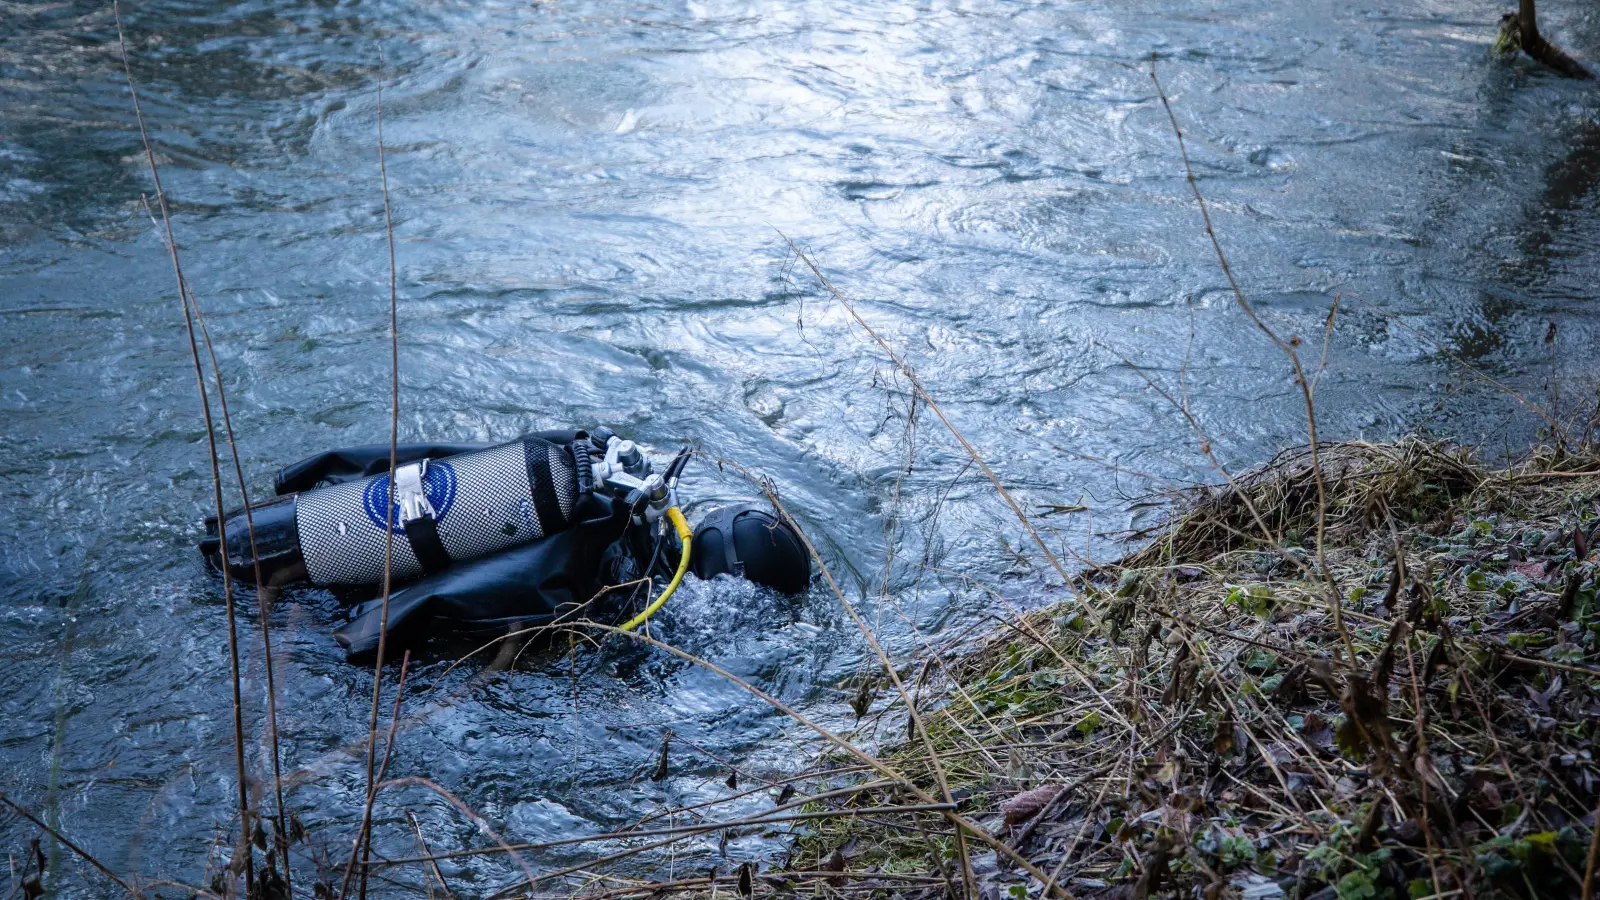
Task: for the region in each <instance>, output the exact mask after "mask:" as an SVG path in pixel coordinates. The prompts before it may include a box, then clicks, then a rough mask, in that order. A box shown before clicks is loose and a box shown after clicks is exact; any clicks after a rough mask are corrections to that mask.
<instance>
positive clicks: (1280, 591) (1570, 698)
mask: <svg viewBox="0 0 1600 900" xmlns="http://www.w3.org/2000/svg"><path fill="white" fill-rule="evenodd" d="M1319 470H1320V478H1319ZM1319 480H1320V482H1321V490H1320V491H1319ZM1319 494H1320V495H1322V496H1323V497H1324V499H1323V500H1322V501H1320V502H1319ZM1597 501H1600V458H1596V457H1595V456H1593V455H1591V454H1581V455H1572V454H1566V453H1558V452H1555V451H1553V450H1544V451H1540V452H1538V453H1535V454H1534V455H1532V456H1531V457H1530V458H1529V459H1527V460H1526V461H1524V462H1522V463H1520V464H1517V465H1514V466H1510V467H1506V468H1496V467H1493V466H1489V465H1486V464H1484V463H1482V462H1480V461H1477V460H1475V459H1474V458H1473V456H1472V454H1471V453H1469V452H1468V451H1467V450H1465V449H1463V448H1460V447H1456V446H1452V445H1448V444H1442V443H1429V442H1425V441H1421V440H1408V441H1404V442H1401V443H1397V444H1388V445H1373V444H1364V443H1349V444H1329V445H1324V446H1323V447H1322V448H1321V451H1320V453H1319V454H1318V456H1317V458H1316V459H1315V460H1313V457H1312V454H1311V453H1310V452H1309V450H1307V449H1300V450H1295V451H1290V452H1286V453H1284V454H1281V455H1280V456H1279V457H1277V458H1276V459H1274V460H1273V461H1272V462H1271V463H1269V464H1267V465H1266V466H1263V467H1262V468H1260V469H1258V470H1256V471H1254V472H1252V473H1250V474H1249V475H1246V476H1241V477H1238V478H1236V479H1234V480H1233V481H1232V482H1231V483H1230V484H1227V485H1223V486H1220V487H1216V488H1208V489H1204V490H1201V491H1198V492H1195V493H1192V494H1189V495H1188V496H1186V497H1184V498H1182V500H1181V502H1180V504H1179V506H1178V507H1177V512H1175V514H1174V516H1173V518H1172V520H1171V522H1170V523H1169V524H1168V525H1167V526H1166V527H1165V528H1164V529H1162V530H1161V531H1160V533H1159V534H1158V535H1157V536H1156V538H1155V539H1154V540H1153V541H1152V542H1151V543H1150V544H1148V545H1147V546H1145V547H1144V548H1143V549H1140V550H1139V551H1138V552H1136V553H1133V554H1132V555H1130V556H1128V557H1127V558H1125V559H1124V560H1122V561H1121V562H1119V563H1117V564H1115V565H1110V566H1105V567H1102V568H1099V569H1096V570H1093V571H1092V572H1090V573H1089V574H1088V575H1087V576H1086V577H1084V578H1082V579H1081V580H1080V582H1079V584H1078V585H1077V586H1076V587H1077V593H1078V598H1077V599H1074V600H1071V601H1068V602H1064V603H1061V604H1059V605H1057V606H1054V607H1051V608H1048V609H1044V610H1041V611H1039V612H1036V613H1033V614H1030V615H1027V616H1020V617H1015V618H1013V619H1012V620H1011V621H1010V622H1008V623H1007V624H1006V626H1005V628H1004V629H1002V630H1000V632H999V633H998V634H996V635H993V636H992V637H990V638H989V639H987V640H984V641H981V642H979V643H977V644H976V645H969V646H965V647H961V648H955V649H952V650H950V651H948V652H945V653H942V654H941V655H940V657H939V658H938V659H936V660H932V659H930V660H926V661H919V662H918V664H917V666H916V667H915V668H914V669H912V670H910V673H909V674H907V675H905V676H904V682H905V685H906V689H907V690H908V691H909V692H910V695H911V696H912V697H914V698H915V699H914V703H915V707H916V709H917V712H918V715H917V716H916V717H915V718H916V719H920V721H921V723H922V727H923V728H924V729H925V731H926V735H927V740H924V739H922V738H921V736H919V735H918V734H917V726H916V724H915V722H913V721H911V719H912V718H913V717H910V716H908V714H907V713H908V711H907V708H906V706H905V704H904V703H903V702H898V703H888V704H884V706H885V707H886V708H885V709H884V710H882V711H881V712H878V711H872V712H868V713H867V714H866V717H865V719H864V720H863V723H862V727H861V730H860V732H859V733H858V734H857V735H856V736H855V742H856V743H858V744H859V745H860V746H873V747H877V748H879V751H878V754H877V756H878V758H879V759H880V760H882V761H883V762H884V763H885V764H887V765H888V766H889V767H891V768H892V769H894V770H896V771H898V772H900V773H904V774H905V775H906V776H908V777H909V778H910V779H912V780H913V781H914V782H915V784H916V785H917V786H918V787H919V788H920V789H921V790H922V791H924V792H926V793H927V794H930V795H938V794H940V793H942V792H943V791H944V790H945V788H946V787H947V788H948V790H949V794H950V797H951V798H952V799H953V800H954V801H955V802H956V804H957V806H958V809H959V812H960V814H961V815H963V816H965V817H966V819H967V820H968V821H970V822H976V823H978V824H981V825H982V826H983V827H984V828H986V829H987V830H988V833H989V835H990V836H991V837H992V838H994V839H996V840H997V841H999V842H1003V843H1004V844H1005V845H1006V846H1007V847H1008V848H1011V849H1013V850H1014V851H1015V852H1016V854H1017V855H1018V856H1020V857H1022V858H1024V859H1026V860H1028V861H1029V862H1030V863H1031V864H1032V865H1033V867H1035V868H1036V869H1037V870H1038V871H1039V872H1043V873H1047V874H1048V875H1049V876H1050V878H1051V879H1053V881H1054V883H1055V884H1057V885H1059V886H1060V888H1062V889H1064V890H1066V891H1070V892H1071V894H1072V895H1074V896H1079V897H1084V896H1098V897H1118V898H1122V897H1129V898H1143V897H1150V896H1158V895H1161V896H1184V897H1206V898H1214V897H1225V896H1235V897H1246V898H1252V900H1261V898H1271V897H1280V896H1281V897H1291V898H1292V897H1300V898H1307V897H1316V898H1318V900H1331V898H1335V897H1337V898H1340V900H1364V898H1376V897H1386V896H1394V897H1406V896H1410V897H1453V896H1467V897H1474V896H1477V897H1488V896H1503V897H1525V898H1532V897H1554V896H1578V895H1580V894H1584V893H1585V892H1584V889H1583V884H1584V881H1585V879H1586V864H1589V863H1591V861H1590V860H1589V859H1588V857H1589V856H1590V847H1589V844H1590V835H1591V832H1592V829H1593V823H1594V816H1595V813H1594V809H1595V802H1596V793H1597V788H1600V782H1597V780H1596V775H1597V773H1600V766H1597V765H1596V761H1595V759H1594V756H1593V751H1594V744H1593V741H1594V738H1595V728H1596V723H1597V717H1600V703H1597V700H1596V692H1597V689H1600V641H1597V632H1600V609H1597V608H1596V607H1597V604H1596V602H1595V597H1596V591H1597V588H1600V580H1597V572H1600V567H1597V563H1596V554H1594V553H1593V549H1594V544H1595V543H1596V539H1597V538H1600V534H1597V533H1596V532H1597V531H1600V527H1597V526H1600V502H1597ZM1319 508H1320V509H1323V510H1325V516H1323V517H1321V518H1322V521H1323V524H1324V527H1323V528H1322V529H1321V531H1322V532H1323V534H1322V540H1321V543H1320V547H1319V542H1318V532H1319V527H1318V520H1319V515H1318V512H1319ZM1330 596H1332V597H1336V598H1338V602H1337V603H1330V599H1329V598H1330ZM1352 652H1353V654H1354V660H1355V662H1354V665H1351V664H1350V662H1349V660H1350V655H1351V653H1352ZM930 749H931V751H932V752H930ZM896 790H897V789H885V790H884V791H881V792H872V791H867V792H861V793H857V794H855V795H853V796H852V797H851V798H849V799H848V800H847V801H844V802H841V803H839V804H838V805H833V806H829V807H828V808H829V809H830V810H834V811H839V812H843V811H844V810H847V809H850V808H851V807H852V806H855V807H858V808H865V807H879V808H882V807H885V806H887V805H891V804H892V803H893V802H895V801H896V799H897V798H901V797H902V795H901V794H899V793H896ZM902 802H903V800H902ZM819 809H820V807H819ZM822 822H823V824H822V825H820V826H818V827H815V828H813V829H812V830H810V831H809V832H807V833H806V835H805V836H804V837H803V838H802V839H801V841H800V842H799V844H798V845H797V846H796V848H795V851H794V854H793V856H792V858H791V859H790V861H789V866H788V868H789V869H791V870H794V871H810V872H839V873H840V875H839V876H838V877H837V878H836V879H833V880H834V881H835V882H836V884H837V885H839V886H843V885H846V884H848V885H850V887H851V889H853V890H861V889H870V888H871V886H873V885H877V886H878V888H879V889H880V890H882V891H883V892H885V893H893V894H897V895H901V894H907V893H910V892H915V893H923V894H927V895H930V896H932V895H937V894H942V893H944V892H946V891H947V889H948V888H947V886H946V883H947V882H948V884H949V885H950V886H956V885H957V884H959V882H961V881H963V880H967V881H970V882H972V883H974V884H975V886H976V887H978V888H979V889H980V890H981V891H982V894H983V895H984V896H1006V895H1010V896H1016V897H1022V896H1039V895H1040V894H1041V893H1042V891H1043V887H1042V885H1041V884H1040V881H1039V878H1038V877H1037V875H1028V874H1026V873H1025V872H1024V871H1023V870H1022V869H1021V867H1020V866H1019V865H1018V864H1017V863H1016V862H1015V861H1014V860H1011V859H1009V858H1008V855H1007V854H1005V853H998V854H997V852H996V851H994V850H992V849H990V848H989V847H986V846H984V845H983V844H981V843H980V842H978V841H975V840H972V839H971V838H968V839H967V840H966V841H965V843H966V845H967V846H966V848H965V849H966V859H967V862H966V863H965V864H963V861H962V854H961V853H960V852H959V851H958V845H957V840H956V838H955V837H954V835H953V832H952V830H951V827H950V824H949V822H950V818H949V817H948V816H945V815H943V814H942V813H938V812H932V813H923V814H916V815H899V816H896V817H895V818H894V820H893V822H892V823H891V822H888V821H885V820H882V819H879V818H874V817H873V816H871V815H870V814H869V815H864V816H858V817H848V816H833V817H830V818H827V819H824V820H822ZM1587 867H1588V868H1592V864H1590V865H1588V866H1587ZM880 875H881V877H880ZM893 875H899V876H922V877H924V878H925V879H927V880H920V881H918V882H915V883H916V884H918V885H919V886H918V887H916V888H915V890H914V891H912V889H910V888H908V887H907V886H906V885H908V884H911V883H912V882H907V881H901V882H895V881H894V880H892V879H891V878H890V877H889V876H893ZM896 884H898V885H899V886H898V887H897V886H895V885H896Z"/></svg>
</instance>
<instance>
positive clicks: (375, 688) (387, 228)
mask: <svg viewBox="0 0 1600 900" xmlns="http://www.w3.org/2000/svg"><path fill="white" fill-rule="evenodd" d="M383 71H384V66H383V45H382V44H381V43H380V44H379V45H378V85H377V93H378V177H379V181H380V182H381V183H382V185H383V226H384V234H385V236H386V237H387V240H388V248H389V487H388V490H389V503H388V510H387V511H386V512H385V514H384V544H383V606H382V611H381V612H380V613H379V616H378V651H377V654H376V658H375V659H374V660H373V662H372V710H371V715H370V717H369V719H368V722H367V791H366V802H365V803H364V804H363V805H362V808H361V828H360V830H359V831H358V832H357V833H356V841H355V845H354V846H352V847H351V848H350V860H349V862H348V863H346V865H345V870H344V882H343V884H342V885H341V886H340V888H339V900H344V898H345V895H346V894H347V893H348V892H349V890H350V874H351V871H352V870H353V869H354V868H355V864H356V856H357V853H358V852H359V851H361V850H362V848H363V847H364V846H365V845H366V843H367V842H368V841H369V840H371V837H372V802H373V799H374V797H375V796H376V792H377V768H376V766H377V753H378V707H379V702H380V699H381V697H382V693H383V662H384V654H385V653H386V652H387V651H388V648H389V597H390V595H391V594H392V592H393V589H394V506H395V505H394V471H395V468H396V465H395V461H396V458H397V457H398V456H399V453H400V288H399V280H398V277H397V275H396V272H395V264H394V216H393V212H392V211H391V209H390V206H389V169H388V165H387V163H386V162H385V160H384V155H383V78H384V74H383ZM366 894H367V886H366V869H365V867H363V868H362V875H361V896H362V897H363V898H365V897H366Z"/></svg>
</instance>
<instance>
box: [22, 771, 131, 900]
mask: <svg viewBox="0 0 1600 900" xmlns="http://www.w3.org/2000/svg"><path fill="white" fill-rule="evenodd" d="M0 803H4V804H5V805H7V806H9V807H11V809H12V810H13V811H15V812H16V813H17V815H19V816H22V817H23V818H24V819H27V820H28V821H29V822H32V823H33V824H34V825H36V826H38V828H39V830H41V831H43V832H44V833H45V834H48V835H50V836H51V837H53V838H55V839H56V840H57V841H59V842H60V843H61V845H62V846H63V847H66V848H67V849H68V850H71V851H72V852H73V853H75V854H77V855H78V856H79V857H80V858H81V859H82V860H83V861H84V862H86V863H88V864H89V865H91V866H94V867H95V868H96V869H99V870H100V873H101V874H102V875H104V876H106V877H107V878H109V879H111V880H112V881H115V882H116V883H117V885H118V886H120V887H121V888H122V889H123V890H125V891H127V892H128V893H129V894H132V895H133V896H134V897H138V896H139V892H138V891H137V890H135V889H134V887H133V885H131V884H129V883H128V882H127V881H126V880H124V879H123V877H122V876H121V875H118V874H117V873H115V872H113V871H111V869H110V868H109V867H108V866H107V865H106V864H105V863H103V862H101V861H100V860H98V859H95V858H94V856H93V855H92V854H91V853H89V851H87V850H85V849H83V848H82V847H79V846H78V845H77V844H75V843H73V842H72V840H71V839H70V838H68V837H67V836H66V835H64V834H62V833H61V832H60V831H58V830H56V829H54V828H51V827H50V826H49V825H46V824H45V823H44V820H43V819H40V818H39V817H38V816H36V815H34V814H33V813H31V812H29V811H28V809H27V808H26V807H24V806H22V805H21V804H19V803H17V802H16V801H15V800H12V799H11V798H10V797H8V796H6V793H5V792H4V791H0Z"/></svg>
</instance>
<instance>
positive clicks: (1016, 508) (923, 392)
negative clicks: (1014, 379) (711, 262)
mask: <svg viewBox="0 0 1600 900" xmlns="http://www.w3.org/2000/svg"><path fill="white" fill-rule="evenodd" d="M778 236H779V237H782V238H783V240H784V242H785V243H787V244H788V245H789V249H790V250H791V251H793V253H794V254H795V256H797V257H798V258H799V259H800V261H801V262H804V263H805V264H806V268H808V269H810V270H811V274H813V275H815V276H816V278H817V281H819V282H821V284H822V286H823V287H824V288H825V289H827V291H828V293H829V294H830V295H832V297H833V299H835V300H837V301H839V305H840V306H843V307H844V308H845V311H846V312H848V313H850V317H851V318H852V319H855V321H856V324H857V325H860V326H861V328H862V330H863V331H865V332H866V333H867V335H868V336H869V337H871V338H872V340H873V342H874V343H876V344H877V345H878V347H879V349H881V350H882V351H883V352H884V353H885V354H886V355H887V356H888V357H889V360H890V361H891V362H893V363H894V365H895V368H897V369H899V370H900V372H901V374H903V375H905V376H906V380H907V381H909V382H911V386H912V388H914V389H915V390H916V392H917V395H918V396H920V397H921V398H922V402H924V403H926V404H928V408H929V409H931V410H933V414H934V415H936V416H938V417H939V421H940V422H943V423H944V427H945V428H947V429H949V431H950V433H951V434H952V435H954V436H955V439H956V440H957V441H958V442H959V443H960V444H961V448H962V449H963V450H965V451H966V453H967V456H968V457H970V458H971V459H972V461H973V462H974V463H976V464H977V466H978V468H979V469H981V470H982V471H983V474H984V475H985V476H986V477H987V478H988V479H989V483H990V484H992V485H994V489H995V491H996V492H998V493H999V494H1000V498H1001V499H1002V500H1004V501H1005V502H1006V505H1007V506H1009V507H1011V511H1012V512H1013V513H1014V514H1016V517H1017V521H1019V522H1021V523H1022V527H1023V529H1024V530H1025V531H1027V532H1028V535H1029V536H1030V537H1032V538H1033V542H1034V543H1035V544H1037V545H1039V550H1040V551H1041V552H1042V553H1044V556H1045V559H1046V560H1048V561H1049V563H1050V566H1051V567H1052V568H1054V569H1055V570H1056V574H1057V575H1060V576H1061V580H1062V581H1063V582H1064V583H1065V584H1066V586H1067V589H1068V590H1070V591H1072V593H1073V594H1074V595H1076V596H1078V597H1079V598H1080V599H1082V594H1081V593H1080V592H1079V590H1078V586H1077V583H1076V582H1074V581H1073V578H1072V576H1071V575H1069V574H1067V569H1066V567H1065V566H1063V565H1062V564H1061V560H1060V559H1059V558H1057V557H1056V554H1055V552H1054V551H1052V550H1051V549H1050V545H1049V544H1046V543H1045V541H1044V538H1043V537H1042V536H1041V535H1040V534H1039V532H1038V530H1037V529H1035V528H1034V527H1033V522H1032V521H1031V520H1029V518H1028V514H1027V513H1025V512H1023V511H1022V507H1021V505H1019V504H1018V503H1017V501H1016V498H1015V497H1012V496H1011V492H1010V491H1008V490H1006V486H1005V485H1004V484H1002V483H1001V481H1000V476H998V475H996V474H995V473H994V470H993V469H991V468H989V464H988V463H987V462H985V461H984V459H983V456H982V455H981V454H979V453H978V449H977V448H976V447H974V446H973V445H972V442H971V441H969V440H967V437H966V435H964V434H962V433H961V430H960V429H959V428H957V427H956V426H955V423H954V422H951V421H950V417H949V416H946V415H945V413H944V410H943V409H942V408H941V407H940V406H939V404H938V403H937V402H936V401H935V400H934V399H933V395H932V394H929V393H928V389H927V388H925V387H923V386H922V379H920V378H918V377H917V373H916V372H915V371H914V370H913V369H912V368H911V366H909V365H908V364H906V362H905V361H904V360H902V359H901V358H900V354H898V353H896V352H895V350H894V348H893V347H891V346H889V342H888V341H886V340H884V339H883V337H882V335H880V334H878V332H877V330H876V329H874V328H873V327H872V326H871V325H870V324H868V323H867V320H866V319H865V318H863V317H862V315H861V313H860V312H859V311H857V310H856V307H855V304H854V303H851V302H850V300H849V298H847V297H846V296H845V295H844V293H843V292H842V291H840V290H839V289H838V288H836V287H834V286H833V282H831V281H829V280H828V276H826V275H824V274H822V270H821V269H820V268H818V267H817V264H816V263H815V262H813V261H812V259H811V257H810V256H808V255H806V253H805V252H804V251H803V250H801V249H800V247H799V245H797V244H796V243H795V242H794V241H793V240H792V239H790V237H789V236H788V235H786V234H784V233H783V232H781V231H780V232H778ZM1085 610H1086V613H1087V615H1088V616H1089V618H1090V619H1093V620H1095V621H1096V622H1098V621H1099V613H1098V612H1096V611H1095V610H1093V609H1090V608H1088V607H1087V605H1086V606H1085Z"/></svg>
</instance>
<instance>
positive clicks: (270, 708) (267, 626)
mask: <svg viewBox="0 0 1600 900" xmlns="http://www.w3.org/2000/svg"><path fill="white" fill-rule="evenodd" d="M189 305H190V307H192V308H193V309H194V316H195V320H196V321H197V322H199V324H200V337H201V338H202V339H203V340H204V341H205V345H206V355H207V356H209V357H210V358H211V375H212V383H213V384H215V385H216V388H217V404H218V406H220V407H221V409H222V429H223V434H224V435H225V436H226V437H227V440H228V455H229V456H230V457H232V458H233V474H234V478H235V479H236V480H237V481H238V482H239V500H240V502H241V503H242V504H243V505H244V524H245V529H246V530H247V531H248V532H249V536H250V565H251V566H252V567H253V568H254V570H255V585H256V611H257V617H258V619H259V620H260V623H261V655H262V663H263V665H264V666H265V667H266V672H267V739H268V745H269V749H270V751H271V753H272V790H273V794H274V797H275V799H276V801H277V807H276V812H277V816H276V823H277V827H278V833H277V836H276V843H275V845H276V844H283V845H284V846H287V844H286V843H284V842H287V841H288V836H289V832H288V828H287V819H286V818H285V817H286V816H287V812H286V811H285V810H284V807H283V764H282V753H281V751H280V749H279V744H278V686H277V678H276V676H275V675H274V673H273V664H272V626H271V623H270V622H269V621H268V615H267V612H268V606H269V601H268V599H267V589H266V588H265V587H264V586H263V585H262V583H261V554H260V553H259V552H258V551H257V549H256V520H255V513H254V512H253V511H251V509H250V489H249V487H248V486H246V484H245V480H244V465H243V463H241V462H240V459H239V446H238V444H237V443H236V442H235V440H234V434H233V418H232V416H230V415H229V414H228V395H227V392H226V391H224V390H223V387H222V367H221V366H220V365H218V364H217V351H216V348H215V346H214V345H213V344H212V343H211V330H210V329H209V328H207V327H206V317H205V314H204V313H203V312H201V310H200V303H199V301H197V300H196V299H195V296H194V289H193V287H190V289H189ZM219 534H220V528H219ZM222 546H223V548H224V550H223V564H224V566H226V565H227V550H226V547H227V544H223V545H222ZM280 849H281V848H280ZM283 881H284V886H285V889H286V890H288V892H289V896H291V897H293V896H294V882H293V880H292V877H291V875H290V872H289V861H288V856H287V854H285V855H284V865H283Z"/></svg>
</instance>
